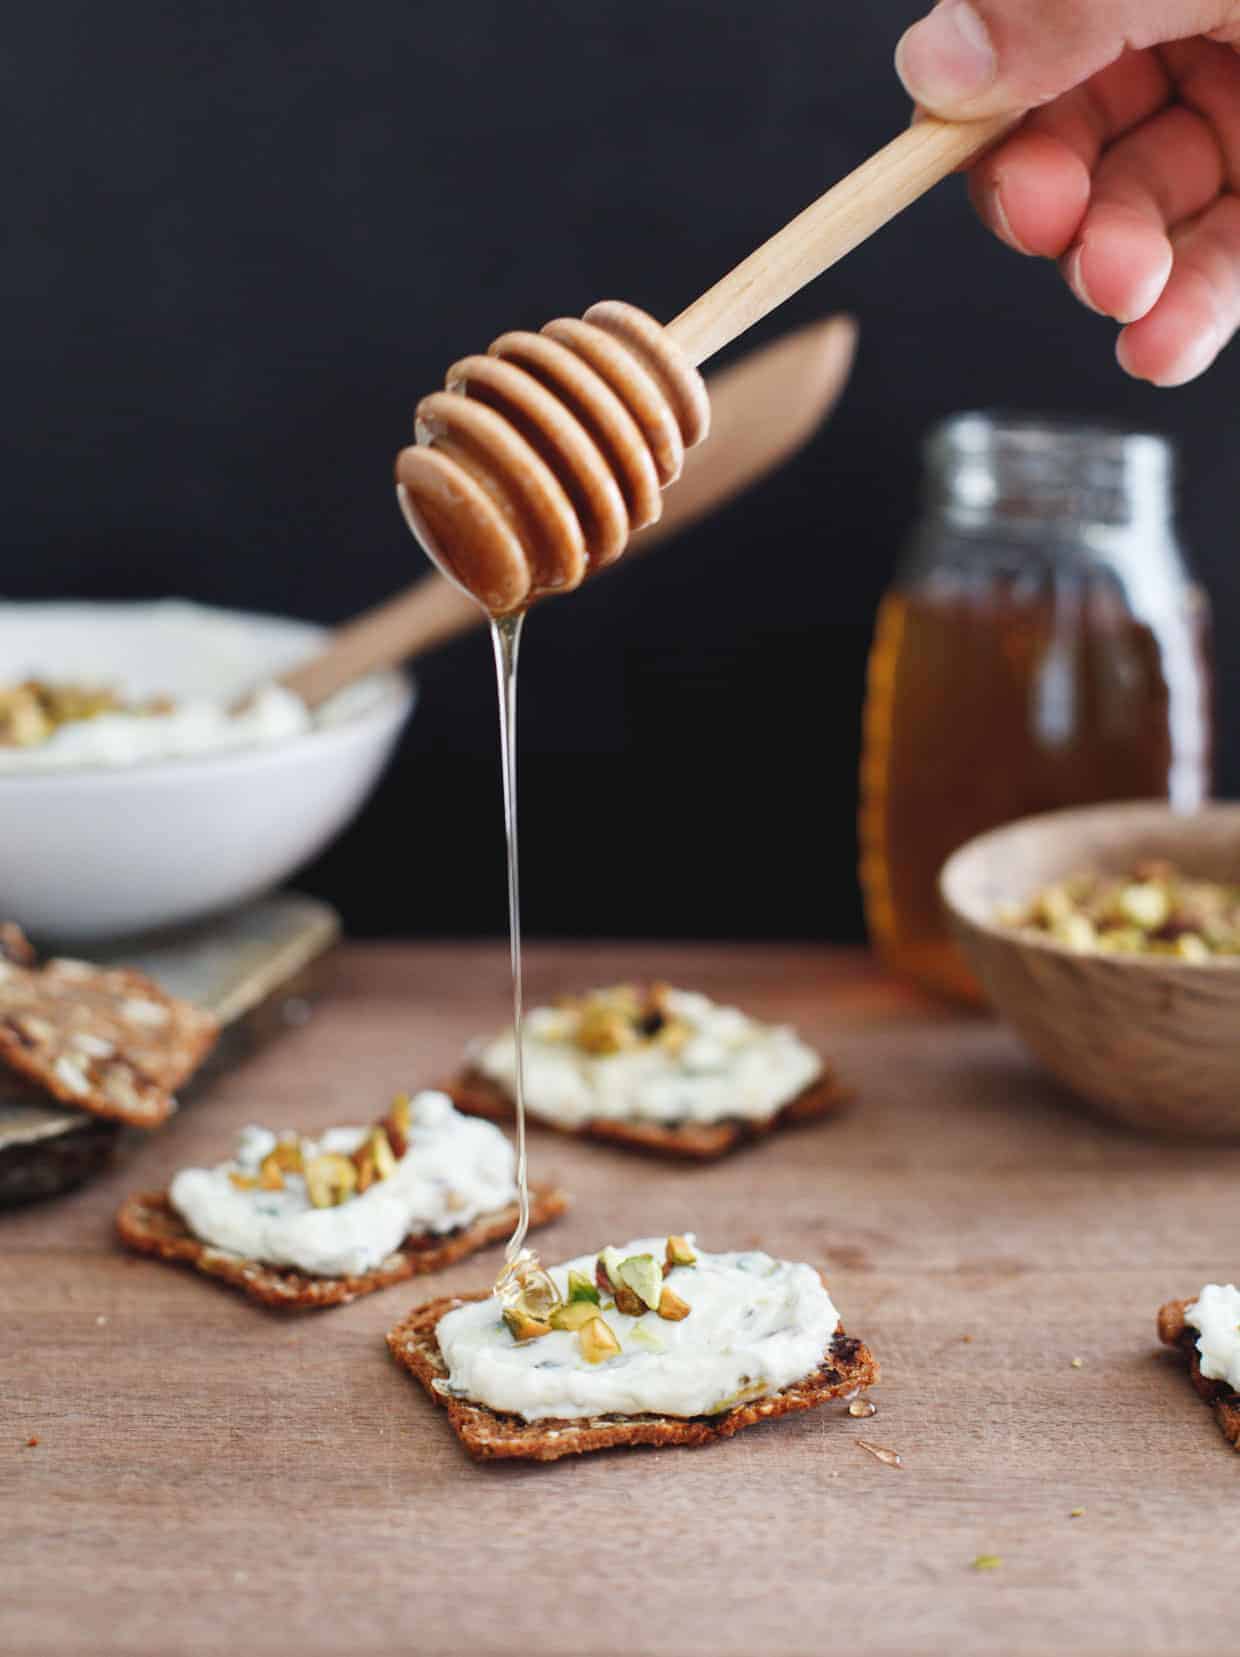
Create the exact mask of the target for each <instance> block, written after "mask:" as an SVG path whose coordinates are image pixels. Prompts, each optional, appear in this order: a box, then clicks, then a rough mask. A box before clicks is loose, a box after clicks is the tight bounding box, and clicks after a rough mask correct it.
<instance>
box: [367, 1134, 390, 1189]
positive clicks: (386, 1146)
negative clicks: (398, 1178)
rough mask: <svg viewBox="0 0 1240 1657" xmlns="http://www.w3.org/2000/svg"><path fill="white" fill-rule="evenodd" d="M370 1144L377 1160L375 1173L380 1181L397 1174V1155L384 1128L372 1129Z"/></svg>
mask: <svg viewBox="0 0 1240 1657" xmlns="http://www.w3.org/2000/svg"><path fill="white" fill-rule="evenodd" d="M369 1143H370V1149H371V1152H372V1153H373V1155H374V1159H375V1173H376V1174H377V1175H378V1176H379V1178H380V1179H388V1178H389V1177H390V1176H391V1175H392V1174H394V1173H395V1172H396V1153H395V1151H394V1150H393V1149H392V1142H391V1140H390V1139H389V1138H388V1136H387V1134H386V1133H385V1132H384V1131H383V1129H382V1128H372V1129H371V1130H370V1141H369Z"/></svg>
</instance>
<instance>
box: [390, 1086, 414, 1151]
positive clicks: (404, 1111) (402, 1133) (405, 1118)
mask: <svg viewBox="0 0 1240 1657" xmlns="http://www.w3.org/2000/svg"><path fill="white" fill-rule="evenodd" d="M384 1126H385V1127H386V1128H387V1136H388V1139H389V1140H390V1142H391V1146H392V1150H393V1151H394V1152H395V1154H396V1155H397V1156H404V1154H405V1152H406V1151H407V1150H408V1149H409V1135H410V1134H411V1133H412V1131H413V1105H412V1103H411V1101H410V1098H409V1095H408V1094H407V1093H398V1094H397V1095H396V1097H395V1098H394V1099H393V1100H392V1107H391V1109H390V1110H389V1111H388V1113H387V1119H386V1121H385V1123H384Z"/></svg>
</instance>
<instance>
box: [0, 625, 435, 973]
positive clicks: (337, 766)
mask: <svg viewBox="0 0 1240 1657" xmlns="http://www.w3.org/2000/svg"><path fill="white" fill-rule="evenodd" d="M323 637H324V630H323V629H322V628H319V627H314V626H312V625H310V624H308V623H306V622H299V621H289V620H286V619H283V618H279V617H275V616H262V615H252V614H247V613H244V612H240V611H231V610H215V609H206V608H204V607H201V606H197V605H189V604H183V603H179V602H175V601H169V602H162V603H151V604H94V603H91V604H87V603H63V604H3V605H0V685H3V684H8V683H12V682H13V681H14V680H15V679H20V678H23V677H26V676H29V675H37V676H42V677H45V678H48V679H69V680H74V679H76V680H81V681H84V682H91V681H93V682H99V683H112V684H116V685H118V686H120V687H121V688H122V689H123V691H124V692H125V694H126V695H132V696H150V695H157V694H159V693H160V692H167V693H168V694H170V695H172V696H173V697H177V698H180V697H189V696H203V695H208V696H214V697H219V698H222V699H224V700H225V701H231V700H232V699H233V698H234V697H235V696H237V695H239V694H241V693H242V692H243V691H244V690H246V689H248V688H249V687H250V686H252V685H253V684H255V683H257V682H259V681H261V680H263V679H264V678H269V677H270V676H272V675H273V674H276V673H279V672H281V671H282V670H283V669H284V668H286V667H288V666H290V665H291V664H292V663H293V662H295V661H298V660H300V659H301V658H303V657H304V656H306V655H309V654H310V653H311V652H312V651H313V650H314V649H315V647H316V645H317V644H318V643H319V641H320V640H321V639H322V638H323ZM413 700H414V692H413V688H412V685H411V684H410V682H409V681H408V680H407V679H406V678H405V677H404V676H403V675H400V674H386V675H383V676H380V677H377V678H375V679H373V680H371V681H368V682H367V683H366V684H365V685H361V686H356V687H354V688H353V689H352V690H351V691H347V692H345V693H344V694H343V696H342V697H341V698H338V699H337V701H336V704H335V705H334V706H332V705H329V707H328V708H327V709H325V710H324V713H323V715H322V716H321V717H320V718H319V720H318V721H316V724H315V726H314V727H313V728H312V729H311V730H309V731H307V732H305V733H304V734H301V735H296V736H293V737H290V738H288V739H286V740H284V741H281V742H277V743H273V744H272V745H270V746H266V747H250V748H238V749H233V750H228V751H226V752H217V753H208V754H203V755H199V756H193V757H183V758H176V759H163V760H154V761H148V762H146V763H142V764H137V765H129V766H92V767H87V766H81V767H77V768H75V769H72V770H68V769H66V770H55V771H29V772H21V773H17V772H0V824H2V825H3V826H2V828H0V919H10V918H11V919H13V920H16V921H18V922H19V923H20V924H21V925H22V926H23V927H25V928H26V929H27V930H28V931H29V932H31V933H32V934H33V935H34V936H35V937H37V938H39V939H41V940H45V941H54V942H76V941H87V940H90V939H95V938H101V937H115V936H118V935H127V934H129V933H135V932H143V931H148V930H151V929H154V928H157V927H163V926H170V925H173V924H175V923H179V922H183V921H190V920H196V919H198V918H200V917H202V916H205V915H209V914H211V913H212V912H214V911H216V910H222V909H226V908H230V907H232V906H233V905H235V904H238V903H241V902H244V901H245V900H247V899H249V898H252V897H255V896H257V895H258V894H259V893H261V892H263V891H266V890H267V889H268V888H270V887H272V886H274V885H276V884H278V883H279V882H280V881H281V880H283V879H285V878H286V877H287V876H288V875H290V874H291V873H292V872H293V871H294V870H295V869H297V868H299V867H300V866H301V865H302V864H303V863H306V862H308V861H309V859H310V858H312V857H313V856H314V855H315V854H316V853H317V852H319V851H320V850H321V849H322V848H323V847H324V846H325V845H326V844H327V843H328V841H329V840H331V839H332V838H333V836H334V835H336V834H337V833H339V831H340V830H341V829H342V828H344V826H345V825H346V824H347V823H348V822H349V820H350V818H352V817H353V815H354V814H355V813H356V812H357V810H358V809H359V807H360V806H361V804H362V802H363V801H364V800H365V798H366V796H367V795H368V794H369V792H370V790H371V788H372V787H373V785H374V784H375V782H376V781H377V779H378V777H379V774H380V772H381V771H382V769H383V767H384V765H385V763H386V761H387V759H388V757H389V755H390V754H391V751H392V748H393V746H394V745H395V742H396V739H397V736H398V735H399V733H400V728H401V726H402V724H403V723H404V720H405V718H406V716H407V715H408V713H409V710H410V708H411V707H412V705H413Z"/></svg>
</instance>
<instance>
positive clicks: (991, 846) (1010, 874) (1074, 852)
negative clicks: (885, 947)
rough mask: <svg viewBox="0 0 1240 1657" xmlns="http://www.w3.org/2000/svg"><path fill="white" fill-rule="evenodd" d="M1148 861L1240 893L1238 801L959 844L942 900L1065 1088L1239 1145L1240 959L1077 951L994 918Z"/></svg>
mask: <svg viewBox="0 0 1240 1657" xmlns="http://www.w3.org/2000/svg"><path fill="white" fill-rule="evenodd" d="M1149 857H1157V858H1166V859H1167V860H1168V861H1170V862H1173V863H1175V864H1176V865H1177V866H1178V867H1180V868H1181V869H1183V870H1184V872H1185V873H1187V874H1191V875H1196V876H1199V877H1201V878H1203V879H1206V880H1219V881H1227V882H1236V883H1240V803H1233V804H1217V805H1209V806H1205V807H1203V808H1202V809H1201V810H1200V811H1198V812H1195V813H1193V814H1192V815H1182V814H1179V813H1177V812H1174V811H1173V810H1172V809H1171V807H1170V806H1168V805H1162V804H1150V803H1144V802H1143V803H1140V804H1134V805H1104V806H1089V807H1085V808H1082V809H1079V810H1073V811H1056V812H1048V813H1047V814H1046V815H1044V816H1038V817H1026V818H1023V819H1021V821H1020V822H1016V823H1011V824H1009V825H1008V826H1006V827H1004V828H1001V829H995V830H993V831H992V832H991V833H989V834H983V835H980V836H979V837H978V838H977V839H975V840H970V841H969V842H968V844H967V845H965V846H962V847H961V849H960V850H959V851H958V852H956V853H955V854H954V855H953V856H952V857H951V858H949V860H948V862H947V864H946V865H945V866H944V869H943V873H942V875H941V876H940V880H939V890H940V892H941V894H942V897H943V901H944V903H945V905H946V907H947V911H948V914H949V915H950V917H951V922H952V926H953V928H954V930H955V933H956V936H957V938H958V939H959V942H960V945H961V947H962V949H963V950H964V953H965V955H966V956H967V958H968V961H969V964H970V966H972V968H973V970H974V972H975V973H976V974H977V977H978V979H979V980H980V982H981V984H982V986H983V988H984V989H985V991H986V993H987V995H988V996H989V997H990V999H991V1001H992V1002H993V1003H994V1005H995V1006H996V1007H997V1008H998V1010H999V1012H1000V1013H1001V1014H1002V1015H1003V1016H1004V1017H1005V1018H1006V1019H1007V1020H1008V1022H1009V1023H1010V1024H1012V1026H1013V1027H1014V1028H1015V1029H1016V1030H1017V1031H1018V1032H1019V1033H1020V1035H1022V1036H1023V1037H1024V1039H1025V1041H1026V1042H1028V1044H1029V1046H1030V1047H1031V1048H1032V1049H1033V1051H1034V1052H1035V1053H1036V1054H1037V1056H1038V1058H1039V1059H1041V1061H1042V1063H1043V1064H1044V1065H1045V1066H1046V1068H1047V1069H1048V1070H1050V1071H1051V1072H1052V1073H1053V1074H1054V1075H1056V1076H1058V1077H1059V1078H1060V1080H1061V1081H1064V1082H1066V1083H1067V1084H1068V1086H1069V1087H1070V1088H1072V1089H1073V1090H1074V1091H1075V1092H1077V1093H1079V1094H1081V1095H1082V1096H1083V1097H1084V1098H1086V1099H1088V1100H1089V1101H1090V1102H1091V1103H1092V1104H1094V1105H1096V1106H1097V1107H1098V1108H1099V1109H1100V1110H1102V1111H1105V1112H1106V1113H1107V1115H1109V1116H1113V1117H1116V1118H1118V1119H1119V1120H1120V1121H1122V1122H1125V1123H1128V1124H1129V1125H1130V1126H1132V1127H1135V1128H1140V1129H1143V1130H1146V1131H1153V1132H1157V1133H1161V1134H1168V1135H1174V1136H1175V1137H1177V1138H1193V1139H1207V1138H1208V1139H1219V1138H1235V1137H1240V956H1236V957H1225V958H1223V959H1221V960H1214V961H1207V962H1202V963H1195V962H1190V961H1179V960H1171V959H1168V958H1167V957H1166V956H1161V955H1146V956H1141V955H1092V954H1078V953H1077V952H1075V951H1073V950H1071V949H1069V948H1067V947H1066V946H1065V945H1063V944H1059V943H1056V942H1054V941H1053V940H1051V939H1050V938H1044V937H1041V936H1039V935H1037V934H1034V933H1030V932H1027V931H1020V930H1018V929H1016V928H1013V927H1010V926H1005V925H1003V924H1002V923H1001V922H1000V921H999V920H998V918H997V917H998V914H999V912H1000V910H1001V908H1002V906H1003V905H1005V904H1013V903H1016V904H1019V903H1023V902H1025V901H1027V900H1028V899H1029V898H1031V897H1032V896H1033V895H1034V894H1035V893H1036V892H1038V891H1039V890H1040V889H1041V888H1043V887H1044V886H1047V885H1050V884H1051V883H1052V882H1054V881H1057V880H1061V879H1063V878H1064V877H1065V876H1067V875H1070V874H1075V873H1077V872H1078V871H1080V870H1082V869H1095V870H1098V871H1099V872H1101V873H1115V874H1119V873H1122V872H1124V871H1125V870H1127V869H1128V868H1129V867H1130V866H1131V865H1132V864H1133V863H1134V862H1136V861H1138V860H1140V859H1143V858H1149Z"/></svg>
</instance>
